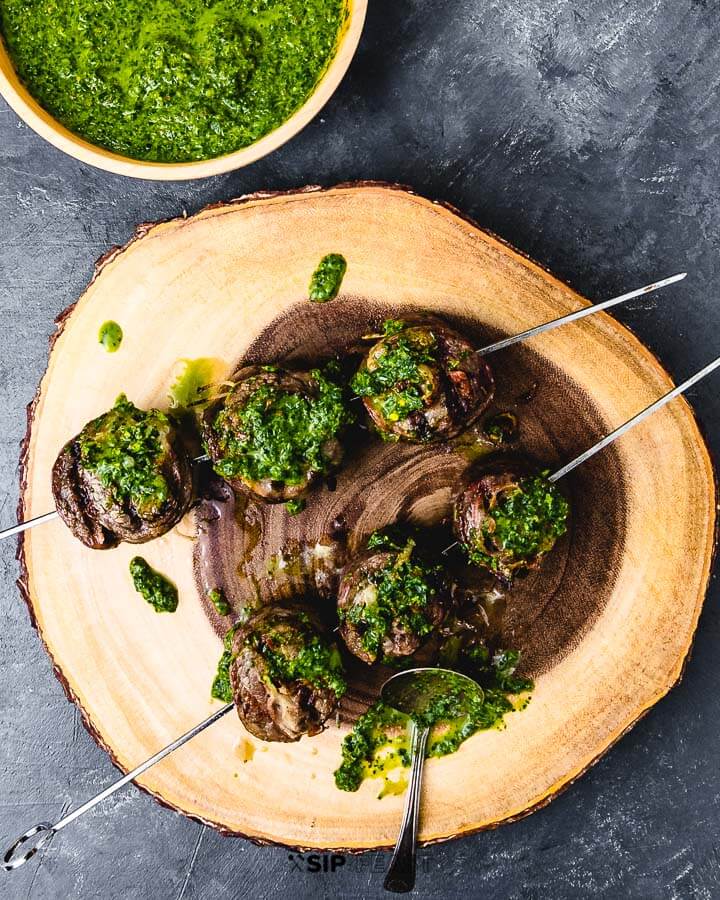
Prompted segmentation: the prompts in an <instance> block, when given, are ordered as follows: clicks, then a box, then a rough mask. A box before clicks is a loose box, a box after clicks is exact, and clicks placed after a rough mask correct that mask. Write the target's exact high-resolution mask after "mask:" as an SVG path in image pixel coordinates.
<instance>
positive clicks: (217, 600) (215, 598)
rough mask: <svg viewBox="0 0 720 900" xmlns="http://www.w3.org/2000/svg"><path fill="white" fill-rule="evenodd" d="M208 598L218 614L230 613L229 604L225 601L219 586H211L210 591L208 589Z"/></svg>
mask: <svg viewBox="0 0 720 900" xmlns="http://www.w3.org/2000/svg"><path fill="white" fill-rule="evenodd" d="M208 600H209V601H210V602H211V603H212V605H213V606H214V607H215V609H216V610H217V614H218V615H219V616H228V615H230V604H229V603H228V602H227V599H226V597H225V592H224V591H222V590H221V589H220V588H213V589H212V590H211V591H208Z"/></svg>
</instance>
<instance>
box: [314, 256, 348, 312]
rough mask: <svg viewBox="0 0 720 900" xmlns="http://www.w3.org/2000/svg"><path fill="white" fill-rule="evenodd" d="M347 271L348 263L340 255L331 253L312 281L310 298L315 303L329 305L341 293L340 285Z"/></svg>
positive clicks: (325, 257)
mask: <svg viewBox="0 0 720 900" xmlns="http://www.w3.org/2000/svg"><path fill="white" fill-rule="evenodd" d="M346 271H347V262H346V260H345V257H344V256H341V255H340V254H339V253H329V254H328V255H327V256H324V257H323V258H322V259H321V260H320V265H319V266H318V267H317V269H315V271H314V272H313V275H312V278H311V279H310V288H309V296H310V299H311V300H312V301H313V302H314V303H327V301H328V300H334V299H335V298H336V297H337V295H338V294H339V293H340V285H341V284H342V280H343V278H344V277H345V272H346Z"/></svg>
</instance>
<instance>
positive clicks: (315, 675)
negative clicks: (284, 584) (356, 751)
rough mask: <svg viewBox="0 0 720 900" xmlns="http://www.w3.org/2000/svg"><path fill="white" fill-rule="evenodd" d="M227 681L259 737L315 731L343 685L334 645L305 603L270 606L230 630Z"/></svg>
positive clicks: (242, 715)
mask: <svg viewBox="0 0 720 900" xmlns="http://www.w3.org/2000/svg"><path fill="white" fill-rule="evenodd" d="M231 652H232V663H231V665H230V683H231V685H232V691H233V697H234V700H235V705H236V707H237V711H238V715H239V716H240V719H241V721H242V723H243V725H244V726H245V727H246V728H247V730H248V731H249V732H250V733H251V734H254V735H255V736H256V737H258V738H261V739H262V740H264V741H285V742H289V741H297V740H299V739H300V738H301V737H302V736H303V735H304V734H307V735H313V734H318V733H319V732H320V731H322V729H323V725H324V723H325V722H326V720H327V719H328V718H329V717H330V716H331V715H332V713H333V712H334V710H335V708H336V707H337V704H338V701H339V700H340V698H341V697H342V696H343V694H344V693H345V691H346V690H347V685H346V683H345V678H344V675H343V665H342V658H341V656H340V651H339V650H338V648H337V645H336V644H335V643H334V642H333V641H332V640H330V638H329V637H328V636H327V635H326V634H325V632H324V630H323V628H322V626H321V624H320V622H319V621H318V619H317V618H316V617H315V616H314V614H313V613H312V611H311V610H310V609H309V608H307V607H304V606H299V605H298V606H292V607H279V606H269V607H266V608H265V609H262V610H260V611H259V612H258V613H256V614H255V615H254V616H253V617H252V618H251V619H250V620H249V621H248V622H247V623H246V624H245V625H242V626H240V627H239V628H237V629H236V630H235V634H234V636H233V639H232V650H231Z"/></svg>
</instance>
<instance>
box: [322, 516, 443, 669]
mask: <svg viewBox="0 0 720 900" xmlns="http://www.w3.org/2000/svg"><path fill="white" fill-rule="evenodd" d="M368 549H369V550H381V551H382V550H389V551H391V552H392V553H393V556H392V557H391V558H390V561H389V562H388V564H387V565H386V566H384V567H383V568H382V569H378V570H375V571H372V570H370V571H368V572H367V573H366V574H365V575H363V579H364V581H367V586H361V589H360V591H359V595H362V602H357V603H353V604H352V605H351V606H349V607H348V608H347V609H340V610H338V614H339V616H340V619H341V621H344V620H347V621H348V622H350V624H352V625H354V626H355V627H356V628H358V629H359V630H360V631H361V632H362V636H361V638H360V642H361V644H362V646H363V647H364V649H365V650H367V652H368V653H370V654H371V655H372V656H374V657H375V656H378V655H381V651H382V646H383V640H384V639H385V637H386V635H387V634H388V633H389V632H390V630H391V628H394V629H395V630H403V631H407V632H410V633H412V634H415V635H417V636H418V637H425V636H426V635H428V634H430V632H431V631H432V630H433V625H432V622H431V620H430V618H429V617H428V612H427V611H428V606H429V604H430V603H431V601H432V600H433V599H434V598H435V597H436V596H437V593H438V590H439V587H440V584H441V582H442V566H435V565H430V564H428V563H427V562H425V561H424V560H421V559H418V558H417V555H416V557H415V558H413V553H414V551H415V541H414V540H413V539H412V538H408V539H407V540H406V541H405V543H404V544H400V543H398V542H397V541H396V540H395V539H394V538H393V537H391V536H389V535H387V534H383V533H382V532H376V533H375V534H373V535H371V536H370V538H369V540H368Z"/></svg>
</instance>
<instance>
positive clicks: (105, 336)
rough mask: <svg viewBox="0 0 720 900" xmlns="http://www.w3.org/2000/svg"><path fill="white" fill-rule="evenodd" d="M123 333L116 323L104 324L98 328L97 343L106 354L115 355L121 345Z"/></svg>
mask: <svg viewBox="0 0 720 900" xmlns="http://www.w3.org/2000/svg"><path fill="white" fill-rule="evenodd" d="M122 339H123V332H122V328H121V327H120V326H119V325H118V323H117V322H105V323H104V324H103V325H101V326H100V331H99V332H98V342H99V343H100V344H102V346H103V347H104V348H105V349H106V350H107V352H108V353H116V352H117V351H118V350H119V349H120V344H122Z"/></svg>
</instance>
